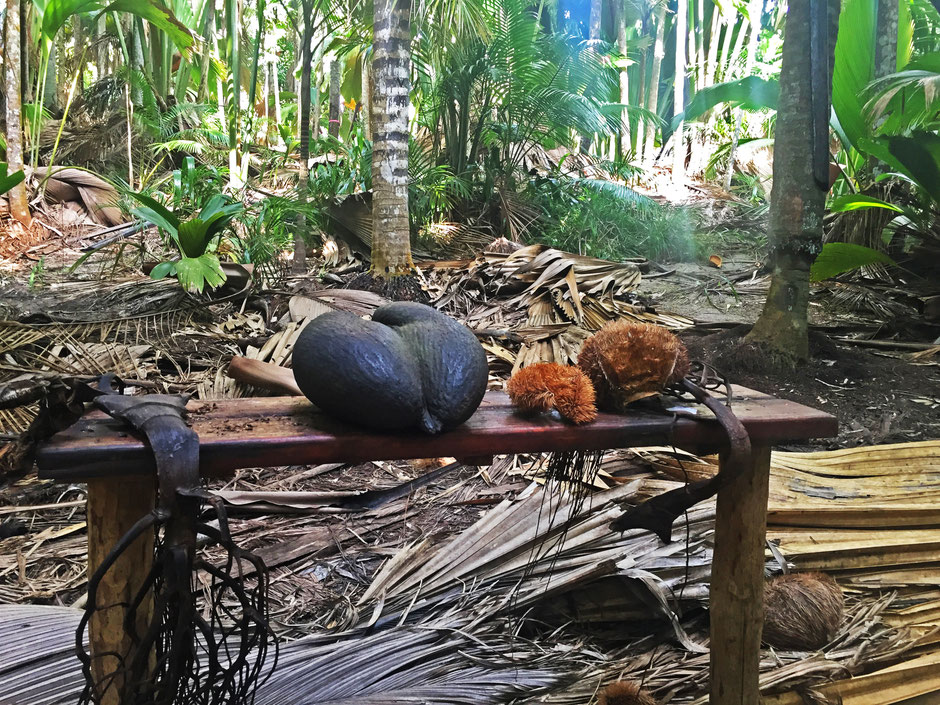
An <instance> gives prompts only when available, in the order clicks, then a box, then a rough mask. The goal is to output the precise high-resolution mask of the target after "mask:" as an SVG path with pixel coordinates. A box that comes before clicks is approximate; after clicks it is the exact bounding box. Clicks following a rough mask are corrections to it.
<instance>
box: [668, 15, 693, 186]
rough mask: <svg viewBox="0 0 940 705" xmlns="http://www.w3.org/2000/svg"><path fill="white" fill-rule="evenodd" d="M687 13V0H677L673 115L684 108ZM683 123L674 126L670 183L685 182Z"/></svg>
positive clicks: (675, 184)
mask: <svg viewBox="0 0 940 705" xmlns="http://www.w3.org/2000/svg"><path fill="white" fill-rule="evenodd" d="M688 13H689V2H688V0H679V8H678V11H677V12H676V76H675V87H674V91H675V92H674V94H673V95H674V96H675V97H674V99H673V113H672V114H673V116H675V115H678V114H679V113H681V112H682V111H683V110H685V74H686V68H687V67H686V60H685V59H686V57H685V36H686V32H687V27H686V20H687V18H688ZM684 128H685V123H684V122H680V123H679V124H678V125H677V126H676V134H675V143H674V147H673V161H672V183H673V185H674V186H677V187H679V186H682V185H683V184H684V183H685V134H684V133H685V129H684Z"/></svg>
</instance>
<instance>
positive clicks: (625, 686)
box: [597, 681, 656, 705]
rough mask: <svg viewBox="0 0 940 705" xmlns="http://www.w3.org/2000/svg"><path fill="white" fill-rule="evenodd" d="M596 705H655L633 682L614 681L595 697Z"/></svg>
mask: <svg viewBox="0 0 940 705" xmlns="http://www.w3.org/2000/svg"><path fill="white" fill-rule="evenodd" d="M597 703H598V705H656V701H655V700H654V699H653V698H652V696H650V695H649V694H648V693H647V692H646V691H645V690H643V689H642V688H640V684H639V683H636V682H634V681H614V682H613V683H611V684H609V685H608V686H607V687H605V688H604V689H603V690H601V692H600V693H599V694H598V696H597Z"/></svg>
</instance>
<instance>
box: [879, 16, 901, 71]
mask: <svg viewBox="0 0 940 705" xmlns="http://www.w3.org/2000/svg"><path fill="white" fill-rule="evenodd" d="M875 27H876V31H875V78H881V77H882V76H887V75H888V74H889V73H894V72H895V71H897V62H898V3H897V2H891V1H890V0H878V16H877V19H876V22H875Z"/></svg>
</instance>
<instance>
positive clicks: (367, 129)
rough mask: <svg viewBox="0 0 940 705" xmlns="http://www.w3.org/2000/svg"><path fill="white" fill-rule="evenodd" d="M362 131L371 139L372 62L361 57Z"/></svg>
mask: <svg viewBox="0 0 940 705" xmlns="http://www.w3.org/2000/svg"><path fill="white" fill-rule="evenodd" d="M362 131H363V135H364V136H365V138H366V139H367V140H371V139H372V62H371V60H370V59H367V58H366V57H362Z"/></svg>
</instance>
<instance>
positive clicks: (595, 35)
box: [581, 0, 603, 154]
mask: <svg viewBox="0 0 940 705" xmlns="http://www.w3.org/2000/svg"><path fill="white" fill-rule="evenodd" d="M602 10H603V0H591V14H590V16H589V18H588V39H589V40H590V42H591V44H592V45H593V43H594V42H596V41H598V40H599V39H600V38H601V13H602ZM592 51H594V49H592ZM592 139H593V137H592V135H581V154H587V153H588V152H590V151H591V140H592Z"/></svg>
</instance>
